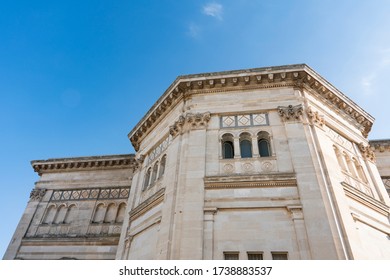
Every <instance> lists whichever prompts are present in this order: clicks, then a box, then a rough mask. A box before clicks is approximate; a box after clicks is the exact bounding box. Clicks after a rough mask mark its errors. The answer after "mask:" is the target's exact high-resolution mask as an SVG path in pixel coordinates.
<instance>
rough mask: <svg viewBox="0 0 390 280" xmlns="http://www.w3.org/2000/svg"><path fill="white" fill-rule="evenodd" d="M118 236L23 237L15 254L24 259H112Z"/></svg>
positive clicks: (17, 257)
mask: <svg viewBox="0 0 390 280" xmlns="http://www.w3.org/2000/svg"><path fill="white" fill-rule="evenodd" d="M118 240H119V238H118V237H105V238H34V239H31V238H29V239H25V240H23V241H22V245H21V247H20V249H19V252H18V254H17V256H16V259H24V260H59V259H78V260H113V259H115V254H116V250H117V247H118Z"/></svg>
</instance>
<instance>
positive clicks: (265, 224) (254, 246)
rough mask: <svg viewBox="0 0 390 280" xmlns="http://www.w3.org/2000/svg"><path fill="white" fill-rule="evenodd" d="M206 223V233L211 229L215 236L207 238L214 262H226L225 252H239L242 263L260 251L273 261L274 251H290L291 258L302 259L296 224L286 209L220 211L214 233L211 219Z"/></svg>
mask: <svg viewBox="0 0 390 280" xmlns="http://www.w3.org/2000/svg"><path fill="white" fill-rule="evenodd" d="M205 220H206V221H205V223H206V226H205V229H206V231H205V234H206V235H207V229H208V230H209V231H208V232H209V234H212V235H213V236H212V238H211V239H210V237H209V236H205V241H206V240H208V241H209V242H210V241H211V242H212V243H213V244H212V246H210V248H212V251H213V252H212V253H211V254H210V256H212V258H213V259H223V258H224V252H225V253H226V252H237V253H238V254H239V259H243V260H245V259H248V255H247V253H248V252H260V253H262V255H263V258H264V259H272V255H271V253H272V252H274V253H275V252H287V253H288V258H289V259H300V255H299V248H298V242H297V237H296V233H295V229H294V222H293V221H292V219H291V215H290V213H289V211H288V210H287V209H286V208H257V209H256V208H249V209H218V211H216V212H215V213H214V221H213V230H212V232H211V231H210V230H211V228H210V225H207V223H209V222H210V220H209V219H207V218H206V219H205ZM207 220H208V221H207ZM206 242H207V241H206ZM207 247H208V246H205V249H206V248H207ZM205 253H206V255H207V252H205ZM209 253H210V252H209Z"/></svg>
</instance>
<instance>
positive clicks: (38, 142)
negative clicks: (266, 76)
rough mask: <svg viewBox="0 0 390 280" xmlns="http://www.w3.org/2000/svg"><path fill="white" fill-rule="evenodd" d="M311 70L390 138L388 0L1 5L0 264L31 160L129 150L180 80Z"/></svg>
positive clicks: (31, 177)
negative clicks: (290, 67)
mask: <svg viewBox="0 0 390 280" xmlns="http://www.w3.org/2000/svg"><path fill="white" fill-rule="evenodd" d="M295 63H307V64H308V65H309V66H310V67H312V68H313V69H314V70H315V71H317V72H318V73H319V74H320V75H322V76H323V77H324V78H326V79H327V80H328V81H329V82H330V83H332V84H333V85H334V86H336V87H337V88H338V89H340V90H341V91H342V92H343V93H344V94H346V95H347V96H348V97H350V98H351V99H352V100H354V101H355V102H356V103H357V104H359V105H360V106H361V107H362V108H363V109H365V110H366V111H367V112H369V113H370V114H371V115H372V116H374V117H375V118H376V121H375V123H374V127H373V130H372V132H371V133H370V135H369V138H370V139H381V138H390V126H389V124H388V123H387V121H388V120H389V116H390V112H389V104H390V96H389V89H388V85H387V84H386V83H387V79H389V78H390V2H389V1H388V0H383V1H380V0H371V1H356V0H322V1H309V0H307V1H304V0H301V1H299V0H296V1H293V0H291V1H265V0H226V1H222V0H217V1H195V0H185V1H177V0H176V1H173V0H161V1H151V0H143V1H135V0H134V1H130V0H126V1H125V0H121V1H120V0H118V1H102V0H91V1H86V0H85V1H74V0H67V1H42V0H36V1H20V0H13V1H1V7H0V134H1V138H0V157H1V161H0V172H1V176H0V187H1V194H2V195H1V198H0V200H1V201H0V213H1V222H0V258H2V256H3V254H4V252H5V249H6V247H7V246H8V243H9V241H10V240H11V237H12V234H13V232H14V230H15V228H16V226H17V223H18V222H19V219H20V218H21V215H22V213H23V211H24V208H25V206H26V204H27V202H28V199H29V193H30V191H31V189H32V188H33V187H34V182H36V181H37V180H38V175H37V174H36V173H34V172H33V169H32V168H31V165H30V161H31V160H37V159H48V158H59V157H74V156H91V155H103V154H124V153H132V152H133V151H134V150H133V148H132V146H131V144H130V142H129V140H128V139H127V133H128V132H129V131H130V130H131V129H132V128H133V126H134V125H135V124H136V123H137V122H138V121H139V120H140V119H141V117H142V116H143V115H144V114H145V113H146V111H147V110H148V109H149V108H150V106H152V105H153V104H154V102H155V101H156V100H157V99H158V97H159V96H160V95H161V94H162V93H163V92H164V91H165V90H166V88H167V87H168V86H169V85H170V84H171V83H172V82H173V81H174V79H175V78H176V77H177V76H178V75H184V74H196V73H203V72H212V71H224V70H237V69H245V68H255V67H264V66H277V65H285V64H295Z"/></svg>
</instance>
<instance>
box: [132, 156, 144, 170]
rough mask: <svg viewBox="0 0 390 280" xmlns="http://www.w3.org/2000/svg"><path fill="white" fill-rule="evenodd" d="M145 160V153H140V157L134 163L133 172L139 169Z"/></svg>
mask: <svg viewBox="0 0 390 280" xmlns="http://www.w3.org/2000/svg"><path fill="white" fill-rule="evenodd" d="M144 160H145V156H144V155H140V156H139V157H138V158H136V159H135V161H134V165H133V172H135V171H136V170H138V169H139V168H140V167H141V165H142V163H143V162H144Z"/></svg>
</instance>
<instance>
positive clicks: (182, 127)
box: [169, 112, 211, 137]
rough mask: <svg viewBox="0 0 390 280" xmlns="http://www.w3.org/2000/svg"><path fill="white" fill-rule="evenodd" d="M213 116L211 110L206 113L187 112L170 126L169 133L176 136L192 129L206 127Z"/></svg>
mask: <svg viewBox="0 0 390 280" xmlns="http://www.w3.org/2000/svg"><path fill="white" fill-rule="evenodd" d="M210 118H211V115H210V112H206V113H195V114H194V113H187V114H185V115H181V116H180V117H179V118H178V120H177V121H175V123H174V124H173V125H171V126H170V127H169V133H170V134H171V135H172V136H173V137H175V136H176V135H178V134H180V133H183V132H184V131H187V130H190V129H198V128H203V127H206V125H207V123H208V122H209V120H210Z"/></svg>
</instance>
